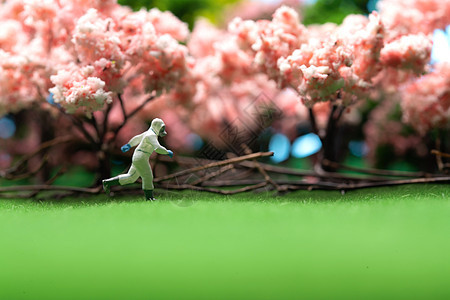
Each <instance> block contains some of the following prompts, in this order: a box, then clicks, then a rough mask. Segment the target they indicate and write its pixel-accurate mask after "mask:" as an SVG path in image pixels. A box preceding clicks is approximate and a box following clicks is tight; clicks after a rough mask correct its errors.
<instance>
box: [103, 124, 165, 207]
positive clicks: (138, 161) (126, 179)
mask: <svg viewBox="0 0 450 300" xmlns="http://www.w3.org/2000/svg"><path fill="white" fill-rule="evenodd" d="M166 134H167V132H166V125H165V124H164V122H163V120H161V119H158V118H156V119H153V121H152V124H151V125H150V128H149V129H148V130H147V131H145V132H143V133H141V134H139V135H136V136H135V137H133V138H132V139H131V140H130V141H129V142H128V144H126V145H123V146H122V147H121V148H120V149H121V150H122V152H127V151H128V150H130V149H131V147H134V146H137V148H136V150H135V151H134V153H133V158H132V163H131V167H130V170H128V173H127V174H122V175H119V176H116V177H113V178H109V179H105V180H103V181H102V182H103V189H104V190H105V193H106V194H107V195H109V193H110V188H111V186H113V185H119V184H120V185H125V184H130V183H133V182H135V181H136V180H137V179H138V178H139V177H141V178H142V189H143V190H144V194H145V199H147V200H151V201H153V200H156V199H155V198H154V197H153V189H154V187H153V173H152V168H151V167H150V163H149V159H150V155H151V154H152V153H153V151H155V152H156V153H158V154H165V155H169V156H170V157H172V156H173V152H172V151H171V150H167V149H166V148H164V147H163V146H161V145H160V144H159V142H158V136H160V137H163V136H165V135H166Z"/></svg>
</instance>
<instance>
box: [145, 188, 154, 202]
mask: <svg viewBox="0 0 450 300" xmlns="http://www.w3.org/2000/svg"><path fill="white" fill-rule="evenodd" d="M144 194H145V200H147V201H155V200H156V199H155V197H153V190H144Z"/></svg>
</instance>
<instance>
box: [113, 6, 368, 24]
mask: <svg viewBox="0 0 450 300" xmlns="http://www.w3.org/2000/svg"><path fill="white" fill-rule="evenodd" d="M242 2H249V1H242V0H119V3H120V4H122V5H128V6H130V7H132V8H133V9H134V10H139V9H141V8H142V7H145V8H152V7H157V8H159V9H160V10H163V11H165V10H169V11H171V12H172V13H173V14H175V15H176V16H177V17H179V18H180V19H181V20H183V21H184V22H187V23H188V24H189V26H190V27H191V28H192V25H193V24H194V22H195V19H196V18H198V17H199V16H202V17H206V18H208V19H209V20H210V21H212V22H213V23H216V24H219V23H221V22H222V21H223V20H224V18H225V16H224V14H225V9H226V8H229V7H231V6H232V5H236V4H238V3H242ZM253 2H256V3H258V1H257V0H253ZM259 2H262V3H273V4H278V3H283V1H280V0H263V1H259ZM294 2H295V1H288V2H286V3H287V4H288V5H289V4H292V3H294ZM376 2H377V1H374V0H370V1H367V0H317V1H314V0H313V1H311V0H299V1H298V3H299V4H300V6H301V8H300V9H299V12H300V14H301V15H303V23H305V24H314V23H320V24H323V23H326V22H334V23H340V22H342V20H343V19H344V18H345V16H347V15H349V14H367V13H368V12H369V10H372V9H373V8H374V7H375V4H376Z"/></svg>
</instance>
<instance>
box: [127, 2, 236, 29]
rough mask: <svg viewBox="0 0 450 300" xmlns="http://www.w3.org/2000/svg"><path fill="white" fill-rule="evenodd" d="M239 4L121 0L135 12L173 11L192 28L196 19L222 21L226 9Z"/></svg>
mask: <svg viewBox="0 0 450 300" xmlns="http://www.w3.org/2000/svg"><path fill="white" fill-rule="evenodd" d="M236 2H239V0H119V3H120V4H122V5H127V6H130V7H131V8H133V9H134V10H139V9H141V8H142V7H145V8H148V9H150V8H153V7H157V8H159V9H160V10H162V11H166V10H168V11H171V12H172V13H173V14H174V15H176V16H177V17H178V18H180V19H181V20H182V21H184V22H186V23H188V24H189V26H190V28H192V26H193V24H194V22H195V20H196V18H198V17H199V16H202V17H206V18H208V19H210V21H212V22H217V21H219V20H221V17H222V14H223V10H224V8H225V7H226V6H227V5H229V4H233V3H236Z"/></svg>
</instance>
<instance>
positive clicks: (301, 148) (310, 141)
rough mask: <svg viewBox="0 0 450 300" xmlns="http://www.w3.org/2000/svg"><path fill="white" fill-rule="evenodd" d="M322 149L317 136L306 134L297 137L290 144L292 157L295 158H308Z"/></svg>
mask: <svg viewBox="0 0 450 300" xmlns="http://www.w3.org/2000/svg"><path fill="white" fill-rule="evenodd" d="M320 148H322V142H321V141H320V138H319V137H318V136H317V134H314V133H308V134H305V135H302V136H301V137H298V138H297V139H296V140H295V141H294V143H293V144H292V156H294V157H297V158H303V157H308V156H310V155H313V154H314V153H317V152H318V151H319V150H320Z"/></svg>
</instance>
